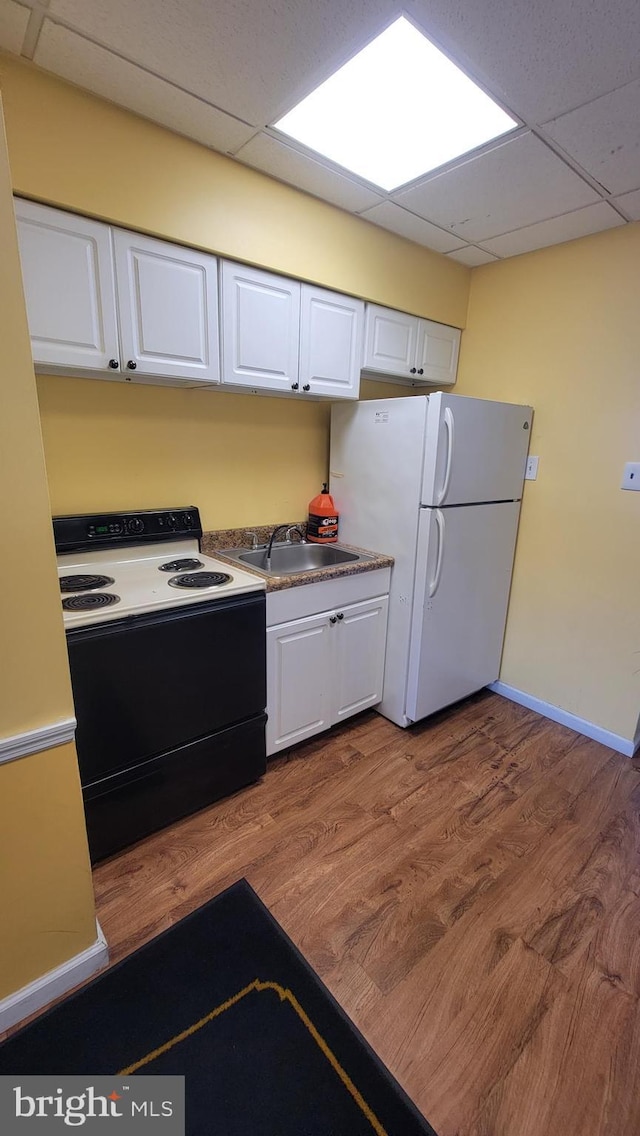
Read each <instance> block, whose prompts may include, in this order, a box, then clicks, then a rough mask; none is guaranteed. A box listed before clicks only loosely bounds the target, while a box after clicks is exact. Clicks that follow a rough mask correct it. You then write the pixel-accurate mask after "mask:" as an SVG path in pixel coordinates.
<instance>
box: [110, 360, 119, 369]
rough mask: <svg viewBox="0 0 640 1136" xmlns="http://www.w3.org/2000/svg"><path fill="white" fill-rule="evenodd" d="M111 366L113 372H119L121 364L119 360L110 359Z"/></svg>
mask: <svg viewBox="0 0 640 1136" xmlns="http://www.w3.org/2000/svg"><path fill="white" fill-rule="evenodd" d="M109 366H110V367H111V370H112V371H117V370H118V367H119V366H120V364H119V362H118V360H117V359H110V360H109Z"/></svg>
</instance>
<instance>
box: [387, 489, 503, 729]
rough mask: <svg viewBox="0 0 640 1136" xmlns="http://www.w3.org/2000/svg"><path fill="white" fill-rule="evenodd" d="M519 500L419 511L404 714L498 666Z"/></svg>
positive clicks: (460, 693) (490, 678)
mask: <svg viewBox="0 0 640 1136" xmlns="http://www.w3.org/2000/svg"><path fill="white" fill-rule="evenodd" d="M519 511H520V503H519V502H518V501H508V502H503V503H502V504H499V505H470V506H468V507H466V508H465V507H460V508H458V509H421V510H420V520H419V522H418V549H417V567H416V586H415V593H414V600H413V613H412V624H411V646H410V651H409V673H408V681H407V695H406V716H407V718H408V719H410V720H411V721H413V722H417V721H419V720H420V719H421V718H426V717H427V715H428V714H433V713H434V712H435V711H436V710H441V709H442V708H443V707H444V706H449V705H450V704H451V703H452V702H457V701H458V699H460V698H465V697H466V696H467V695H468V694H472V693H473V692H474V691H476V690H480V689H481V688H482V687H483V686H486V685H487V684H488V683H490V682H494V681H495V679H497V677H498V673H499V670H500V657H501V654H502V641H503V637H504V627H505V622H506V615H507V605H508V602H509V587H510V582H511V568H512V564H513V555H514V549H515V543H516V533H517V528H518V514H519Z"/></svg>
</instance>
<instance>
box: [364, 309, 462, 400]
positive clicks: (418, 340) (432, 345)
mask: <svg viewBox="0 0 640 1136" xmlns="http://www.w3.org/2000/svg"><path fill="white" fill-rule="evenodd" d="M460 336H461V332H460V329H459V328H457V327H448V326H447V325H446V324H443V323H434V322H433V321H432V320H426V319H420V318H419V317H418V316H412V315H409V314H408V313H407V312H396V311H394V310H393V309H392V308H381V307H379V306H378V305H377V304H367V310H366V318H365V345H364V362H363V364H362V367H363V370H365V371H368V372H370V373H371V377H372V378H377V377H380V378H381V379H387V380H391V381H392V382H398V381H402V382H405V383H411V384H412V385H414V386H421V385H424V384H425V383H428V384H433V383H437V384H438V385H451V384H453V383H455V381H456V373H457V369H458V352H459V350H460Z"/></svg>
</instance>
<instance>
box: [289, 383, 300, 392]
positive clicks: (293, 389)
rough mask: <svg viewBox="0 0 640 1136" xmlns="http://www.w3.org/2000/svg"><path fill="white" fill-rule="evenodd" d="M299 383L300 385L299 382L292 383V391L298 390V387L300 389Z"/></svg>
mask: <svg viewBox="0 0 640 1136" xmlns="http://www.w3.org/2000/svg"><path fill="white" fill-rule="evenodd" d="M299 385H300V384H299V383H292V384H291V390H292V391H297V389H298V387H299Z"/></svg>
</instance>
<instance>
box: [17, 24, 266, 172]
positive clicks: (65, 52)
mask: <svg viewBox="0 0 640 1136" xmlns="http://www.w3.org/2000/svg"><path fill="white" fill-rule="evenodd" d="M34 62H35V63H37V64H38V66H39V67H44V68H46V69H47V70H48V71H55V72H56V74H58V75H62V76H63V77H64V78H65V79H69V80H70V81H71V82H72V83H77V84H78V85H79V86H81V87H85V88H87V90H90V91H94V92H95V94H97V95H101V96H102V97H103V98H105V99H111V100H112V101H113V102H114V103H118V105H119V106H124V107H128V109H129V110H132V111H135V113H136V114H140V115H143V116H144V117H145V118H150V119H153V121H155V122H159V123H161V124H162V125H163V126H167V127H168V128H169V129H170V130H175V131H176V132H177V133H179V134H185V135H187V137H189V138H193V139H195V140H196V141H197V142H202V143H204V145H205V146H211V147H213V148H214V149H216V150H220V151H222V152H223V153H226V152H228V151H229V150H235V149H237V147H238V146H240V145H242V143H243V142H245V141H246V140H247V138H249V137H250V136H251V134H252V133H253V130H252V127H250V126H247V125H246V124H245V123H241V122H238V121H237V119H234V118H231V117H230V116H229V115H227V114H223V112H222V111H219V110H216V108H215V107H211V106H209V105H208V104H207V103H204V102H202V101H201V100H200V99H196V98H194V97H193V95H188V94H185V92H184V91H180V90H178V89H177V88H176V87H173V86H172V85H171V84H170V83H165V82H164V80H162V79H157V78H156V77H155V76H154V75H149V74H148V72H146V71H142V70H141V69H140V68H139V67H135V66H134V65H133V64H131V63H127V62H126V61H125V60H124V59H120V57H119V56H117V55H113V54H112V53H111V52H110V51H105V49H104V48H102V47H97V46H96V44H94V43H91V42H90V41H89V40H86V39H83V38H82V36H79V35H76V34H75V32H70V31H68V30H67V29H66V28H63V27H60V26H59V25H58V24H54V23H52V22H51V21H50V20H45V21H44V24H43V28H42V31H41V33H40V38H39V40H38V46H37V49H36V53H35V56H34Z"/></svg>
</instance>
